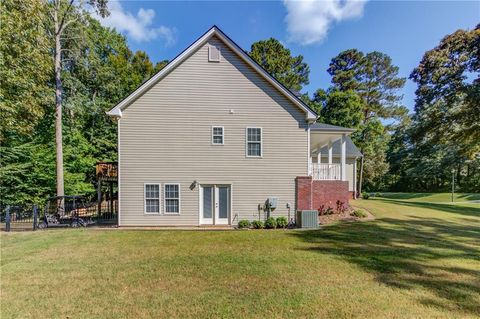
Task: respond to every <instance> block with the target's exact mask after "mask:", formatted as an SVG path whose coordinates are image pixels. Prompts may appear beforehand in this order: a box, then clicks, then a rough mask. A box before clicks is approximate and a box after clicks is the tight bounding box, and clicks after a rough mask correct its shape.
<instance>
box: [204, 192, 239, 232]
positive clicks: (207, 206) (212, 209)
mask: <svg viewBox="0 0 480 319" xmlns="http://www.w3.org/2000/svg"><path fill="white" fill-rule="evenodd" d="M230 198H231V188H230V185H202V186H200V224H202V225H228V224H230V202H231V200H230Z"/></svg>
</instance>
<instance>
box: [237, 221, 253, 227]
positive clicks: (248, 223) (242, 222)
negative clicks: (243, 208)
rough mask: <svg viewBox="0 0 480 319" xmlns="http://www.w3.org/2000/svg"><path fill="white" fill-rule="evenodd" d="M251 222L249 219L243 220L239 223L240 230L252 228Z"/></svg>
mask: <svg viewBox="0 0 480 319" xmlns="http://www.w3.org/2000/svg"><path fill="white" fill-rule="evenodd" d="M250 225H251V224H250V221H249V220H247V219H243V220H241V221H239V222H238V228H249V227H250Z"/></svg>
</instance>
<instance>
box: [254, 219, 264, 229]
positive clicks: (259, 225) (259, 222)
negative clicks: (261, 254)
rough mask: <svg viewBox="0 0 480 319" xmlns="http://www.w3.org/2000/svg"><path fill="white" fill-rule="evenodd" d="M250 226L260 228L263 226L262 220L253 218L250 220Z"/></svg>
mask: <svg viewBox="0 0 480 319" xmlns="http://www.w3.org/2000/svg"><path fill="white" fill-rule="evenodd" d="M252 227H253V228H255V229H262V228H263V222H262V221H259V220H254V221H253V222H252Z"/></svg>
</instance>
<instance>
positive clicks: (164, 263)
mask: <svg viewBox="0 0 480 319" xmlns="http://www.w3.org/2000/svg"><path fill="white" fill-rule="evenodd" d="M355 205H357V206H359V207H362V208H364V209H367V210H369V211H371V212H372V213H374V214H375V215H376V217H377V219H376V220H375V221H369V222H360V223H344V224H337V225H333V226H328V227H325V228H323V229H321V230H315V231H283V230H276V231H225V232H222V231H146V230H145V231H132V230H95V229H86V230H85V229H78V230H72V229H70V230H53V231H42V232H35V233H33V232H23V233H2V237H1V244H2V245H1V246H2V247H1V271H2V273H1V294H2V295H1V311H2V314H1V317H2V318H12V317H18V318H127V317H130V318H151V317H153V318H186V317H190V318H218V317H228V318H232V317H235V318H239V317H240V318H266V317H268V318H299V317H301V318H320V317H331V318H352V317H358V318H460V317H461V318H465V317H467V318H468V317H472V318H474V317H478V316H480V204H458V205H448V204H428V203H422V202H411V201H401V200H391V199H389V200H380V199H373V200H363V201H356V202H355Z"/></svg>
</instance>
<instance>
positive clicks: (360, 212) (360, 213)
mask: <svg viewBox="0 0 480 319" xmlns="http://www.w3.org/2000/svg"><path fill="white" fill-rule="evenodd" d="M352 216H355V217H358V218H365V217H367V216H368V214H367V213H365V212H364V211H363V210H355V211H354V212H353V213H352Z"/></svg>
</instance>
